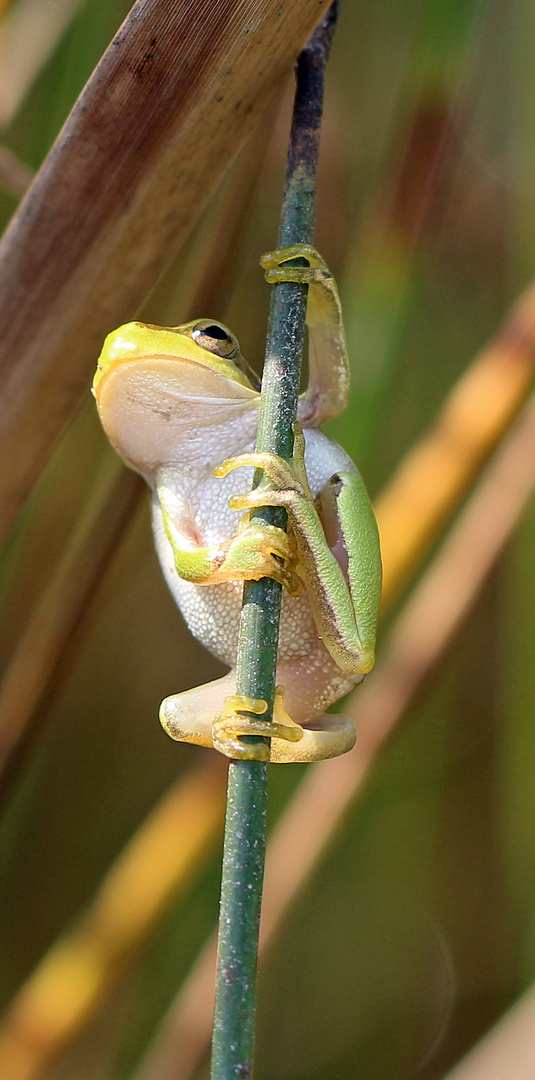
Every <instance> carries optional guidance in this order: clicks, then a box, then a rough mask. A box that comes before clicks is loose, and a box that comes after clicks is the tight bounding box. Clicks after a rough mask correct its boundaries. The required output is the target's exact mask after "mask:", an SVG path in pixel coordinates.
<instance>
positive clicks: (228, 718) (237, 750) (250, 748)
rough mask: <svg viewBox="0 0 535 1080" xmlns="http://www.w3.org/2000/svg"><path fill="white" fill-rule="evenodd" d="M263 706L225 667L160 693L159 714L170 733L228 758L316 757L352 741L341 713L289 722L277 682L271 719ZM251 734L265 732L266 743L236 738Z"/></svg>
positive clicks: (326, 755)
mask: <svg viewBox="0 0 535 1080" xmlns="http://www.w3.org/2000/svg"><path fill="white" fill-rule="evenodd" d="M266 710H267V706H266V703H265V702H264V701H260V700H255V699H251V698H245V697H242V696H240V695H237V694H236V677H235V673H234V672H233V671H231V672H229V674H228V675H225V676H224V677H223V678H222V679H216V680H215V681H214V682H211V683H207V684H205V685H204V686H198V687H195V688H194V689H193V690H187V691H185V693H182V694H174V695H173V696H172V697H168V698H166V699H165V701H163V702H162V705H161V707H160V720H161V723H162V726H163V727H164V729H165V731H166V732H167V733H168V735H170V736H171V738H172V739H176V740H178V741H179V742H190V743H194V744H196V745H197V746H210V747H213V748H214V749H216V750H219V751H220V753H223V754H225V755H226V756H227V757H230V758H245V759H248V760H260V761H262V760H267V759H268V757H270V759H271V761H272V762H304V761H322V760H324V759H325V758H331V757H337V756H338V755H339V754H345V753H346V751H347V750H351V748H352V746H353V745H354V743H355V739H356V734H355V729H354V727H353V724H352V723H351V721H350V720H346V719H345V718H344V717H340V716H329V715H327V714H323V715H321V716H319V717H317V718H316V719H314V720H313V721H311V722H310V723H307V722H305V723H304V724H303V726H301V725H300V724H298V723H295V722H294V721H293V720H292V719H291V717H290V716H289V715H288V713H287V712H286V710H285V708H284V704H283V689H282V687H277V690H276V692H275V702H274V709H273V722H272V723H268V722H266V721H265V720H264V719H263V718H262V716H263V713H264V712H266ZM247 713H253V714H254V715H253V716H248V715H247ZM244 714H245V715H244ZM251 735H252V736H257V737H258V736H264V737H269V738H270V739H271V745H270V746H269V745H268V744H266V743H263V742H261V743H258V742H256V743H246V742H243V741H242V738H243V736H251Z"/></svg>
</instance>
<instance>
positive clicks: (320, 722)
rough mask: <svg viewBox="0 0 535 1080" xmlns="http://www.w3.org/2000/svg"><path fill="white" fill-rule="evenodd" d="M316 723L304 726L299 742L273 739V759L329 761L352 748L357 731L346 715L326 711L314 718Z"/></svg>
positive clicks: (278, 761)
mask: <svg viewBox="0 0 535 1080" xmlns="http://www.w3.org/2000/svg"><path fill="white" fill-rule="evenodd" d="M313 723H314V727H312V726H310V727H304V728H302V731H303V737H302V739H300V741H299V742H298V743H295V744H293V745H292V744H290V743H288V742H283V740H282V739H277V738H274V739H272V740H271V761H272V762H274V763H275V762H277V763H284V762H305V761H325V760H326V759H327V758H334V757H339V756H340V754H347V752H348V750H352V749H353V747H354V745H355V743H356V741H357V733H356V731H355V728H354V726H353V724H352V723H351V720H348V719H347V718H346V717H345V716H330V715H329V713H325V714H324V715H323V716H320V717H318V718H317V719H316V720H314V721H313Z"/></svg>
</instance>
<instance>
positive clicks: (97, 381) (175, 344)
mask: <svg viewBox="0 0 535 1080" xmlns="http://www.w3.org/2000/svg"><path fill="white" fill-rule="evenodd" d="M142 371H143V373H144V376H145V380H146V381H149V382H150V383H151V384H158V385H160V386H161V388H162V389H164V387H168V388H169V390H170V391H171V392H172V391H173V390H174V391H175V393H176V392H177V391H178V392H179V393H180V394H184V393H186V394H188V396H191V395H192V394H194V395H195V396H204V397H205V398H210V397H212V396H213V397H216V398H221V397H222V396H224V397H229V396H230V397H235V396H237V397H243V394H242V393H240V391H239V389H238V388H242V387H243V388H245V389H246V390H248V391H251V390H253V391H256V392H257V391H258V389H259V385H258V379H257V377H256V375H255V373H254V372H253V370H252V369H251V368H250V367H249V365H248V364H247V361H246V360H245V359H244V357H243V356H242V355H241V352H240V346H239V344H238V341H237V339H236V338H235V337H234V334H232V333H231V331H230V330H229V329H228V327H226V326H224V325H223V323H220V322H215V320H213V319H194V320H193V321H192V322H189V323H184V325H183V326H174V327H164V326H151V325H150V324H148V323H140V322H131V323H126V324H125V325H124V326H120V327H119V329H118V330H114V331H113V332H112V333H111V334H108V337H107V338H106V340H105V342H104V347H103V349H102V353H101V355H100V357H99V360H98V366H97V370H96V372H95V377H94V379H93V393H94V395H95V397H96V399H97V404H98V405H99V407H100V398H101V395H102V394H103V392H104V388H105V387H109V386H110V385H111V382H115V381H117V378H119V380H120V381H122V380H123V379H124V378H126V379H128V380H130V379H131V378H135V374H136V373H138V374H139V373H141V372H142Z"/></svg>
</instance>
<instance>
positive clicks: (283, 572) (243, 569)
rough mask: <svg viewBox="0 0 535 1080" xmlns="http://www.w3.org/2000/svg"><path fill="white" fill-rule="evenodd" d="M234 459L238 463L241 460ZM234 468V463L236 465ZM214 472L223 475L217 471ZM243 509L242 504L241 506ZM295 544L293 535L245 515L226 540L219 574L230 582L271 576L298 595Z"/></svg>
mask: <svg viewBox="0 0 535 1080" xmlns="http://www.w3.org/2000/svg"><path fill="white" fill-rule="evenodd" d="M236 460H237V464H241V462H240V461H239V460H238V459H236ZM236 467H237V466H236ZM216 475H225V474H224V473H218V472H217V470H216ZM244 508H245V507H244ZM295 564H296V545H295V540H294V538H293V536H291V535H289V534H288V533H287V532H285V530H284V529H279V528H277V526H276V525H270V524H269V523H268V522H266V521H259V520H255V521H251V520H250V519H249V515H248V514H247V515H245V516H244V517H243V518H242V520H241V521H240V524H239V526H238V531H237V533H236V535H235V536H233V538H232V540H231V541H230V542H229V544H228V546H227V549H226V551H225V555H224V560H223V562H222V563H221V566H220V567H219V568H218V574H219V576H220V578H221V580H222V579H223V577H224V578H225V579H226V580H229V581H243V580H246V581H258V580H259V579H260V578H262V577H270V578H274V579H275V581H278V582H280V584H281V585H283V586H284V587H285V588H286V589H287V590H288V592H289V593H290V595H291V596H299V595H300V593H301V582H300V581H299V579H298V578H297V577H296V575H295V574H294V572H293V571H294V568H295Z"/></svg>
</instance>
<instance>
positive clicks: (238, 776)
mask: <svg viewBox="0 0 535 1080" xmlns="http://www.w3.org/2000/svg"><path fill="white" fill-rule="evenodd" d="M336 7H337V5H336V2H335V3H333V5H332V6H331V8H330V9H329V11H328V13H327V15H326V16H325V18H324V19H323V21H322V22H321V24H320V26H319V27H318V29H317V30H316V32H315V33H314V34H313V36H312V38H311V39H310V41H309V42H308V44H307V45H306V46H305V48H304V49H303V52H302V53H301V55H300V56H299V59H298V62H297V88H296V96H295V103H294V112H293V119H292V129H291V134H290V146H289V153H288V169H287V175H286V187H285V192H284V198H283V205H282V212H281V224H280V231H279V246H280V247H285V246H287V245H291V244H296V243H311V242H312V239H313V232H314V215H315V203H316V164H317V157H318V147H319V135H320V127H321V115H322V106H323V81H324V69H325V64H326V62H327V59H328V54H329V49H330V44H331V40H332V35H333V32H334V27H335V22H336ZM299 261H301V260H299ZM307 292H308V286H306V285H301V284H296V283H293V282H287V283H286V282H284V283H280V284H277V285H275V286H274V287H273V291H272V298H271V309H270V315H269V323H268V333H267V346H266V358H265V363H264V372H263V379H262V401H261V406H260V418H259V425H258V438H257V450H259V451H271V452H272V453H275V454H280V455H281V456H282V457H285V458H290V457H291V454H292V449H293V424H294V423H295V419H296V415H297V399H298V395H299V380H300V374H301V359H302V352H303V339H304V329H305V314H306V302H307ZM257 516H259V517H262V518H263V519H264V520H266V521H269V522H271V523H272V524H274V525H279V526H280V527H282V528H284V527H285V525H286V513H285V511H283V510H280V509H278V508H273V507H266V508H265V509H263V510H260V511H258V512H257ZM280 608H281V586H280V585H279V584H278V582H276V581H273V580H272V579H270V578H263V579H262V580H261V581H257V582H250V583H248V584H247V585H246V586H245V589H244V602H243V610H242V616H241V623H240V638H239V648H238V664H237V693H239V694H243V695H246V696H248V697H254V698H263V699H264V700H265V701H267V702H268V703H269V711H268V713H267V714H266V717H265V718H266V719H269V720H271V719H272V711H273V709H272V703H273V695H274V690H275V678H276V669H277V648H278V637H279V618H280ZM267 778H268V765H267V763H264V762H258V761H232V762H231V763H230V766H229V775H228V792H227V816H226V824H225V842H224V854H223V869H222V882H221V908H220V920H219V952H218V971H217V981H216V1004H215V1015H214V1031H213V1042H212V1071H211V1077H212V1080H247V1078H249V1077H251V1076H252V1069H253V1052H254V1036H255V1012H256V966H257V951H258V931H259V925H260V907H261V901H262V883H263V875H264V856H265V843H266V839H265V838H266V808H267Z"/></svg>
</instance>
